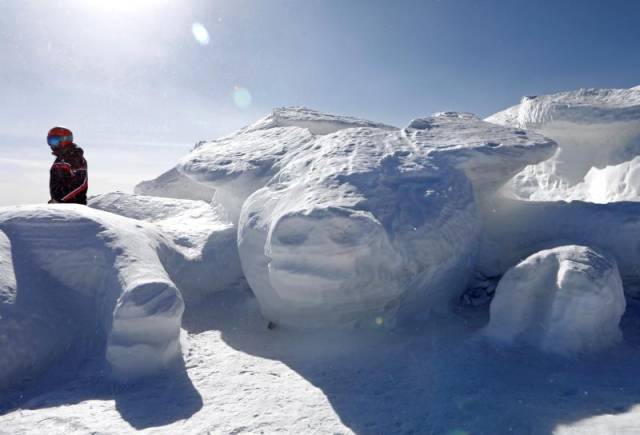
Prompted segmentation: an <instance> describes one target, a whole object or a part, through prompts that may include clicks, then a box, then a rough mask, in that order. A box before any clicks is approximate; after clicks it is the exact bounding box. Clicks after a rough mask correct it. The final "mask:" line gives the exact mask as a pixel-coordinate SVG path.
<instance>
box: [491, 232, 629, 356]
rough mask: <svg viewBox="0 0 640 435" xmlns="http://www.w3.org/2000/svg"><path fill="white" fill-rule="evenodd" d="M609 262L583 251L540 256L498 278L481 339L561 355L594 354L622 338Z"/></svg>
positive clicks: (620, 299) (618, 287) (621, 306)
mask: <svg viewBox="0 0 640 435" xmlns="http://www.w3.org/2000/svg"><path fill="white" fill-rule="evenodd" d="M625 306H626V304H625V299H624V293H623V290H622V281H621V279H620V274H619V272H618V267H617V265H616V262H615V260H613V258H611V257H609V256H606V255H604V254H602V253H599V252H596V251H594V250H593V249H590V248H586V247H584V246H576V245H570V246H563V247H558V248H554V249H550V250H546V251H541V252H538V253H536V254H534V255H532V256H531V257H528V258H527V259H525V260H524V261H522V262H520V263H519V264H518V265H516V266H515V267H513V268H511V269H509V271H507V273H506V274H505V275H504V276H503V277H502V279H501V280H500V283H499V284H498V287H497V289H496V294H495V297H494V298H493V301H492V302H491V321H490V322H489V325H488V326H487V328H486V330H485V334H486V335H487V336H488V337H490V338H491V339H493V340H496V341H498V342H501V343H510V344H511V343H523V344H527V345H531V346H534V347H536V348H539V349H541V350H543V351H547V352H555V353H561V354H573V353H581V352H594V351H599V350H602V349H603V348H606V347H609V346H611V345H613V344H615V343H618V342H619V341H620V340H621V339H622V335H621V332H620V329H619V327H618V325H619V323H620V319H621V318H622V315H623V314H624V310H625Z"/></svg>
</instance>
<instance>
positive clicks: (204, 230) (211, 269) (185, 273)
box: [89, 185, 244, 305]
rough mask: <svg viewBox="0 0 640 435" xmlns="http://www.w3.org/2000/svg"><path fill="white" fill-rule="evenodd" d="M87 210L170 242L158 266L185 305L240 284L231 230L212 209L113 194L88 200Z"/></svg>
mask: <svg viewBox="0 0 640 435" xmlns="http://www.w3.org/2000/svg"><path fill="white" fill-rule="evenodd" d="M171 189H172V185H170V186H168V190H169V191H171ZM89 206H90V207H92V208H96V209H99V210H104V211H108V212H110V213H114V214H117V215H120V216H125V217H128V218H131V219H137V220H140V221H144V222H147V223H149V224H152V225H153V226H154V227H155V228H156V229H157V230H158V231H159V232H160V233H162V234H163V235H165V236H167V237H168V238H169V239H171V240H172V241H173V243H174V249H173V250H172V251H171V252H172V258H171V261H165V262H164V265H165V267H166V269H167V272H168V273H169V275H170V276H171V279H172V280H173V281H174V282H175V284H176V285H177V286H178V288H179V289H180V291H181V293H182V296H183V298H184V300H185V303H186V304H187V305H189V304H194V303H197V302H198V301H199V300H201V299H202V298H203V297H204V296H206V295H207V294H210V293H212V292H216V291H220V290H226V289H228V288H230V287H234V286H237V285H238V284H239V283H241V282H243V281H244V276H243V273H242V269H241V266H240V258H239V257H238V249H237V246H236V245H237V243H236V240H237V238H236V232H237V231H236V227H235V226H234V225H233V224H232V223H231V222H229V221H228V220H227V219H226V218H225V216H224V212H223V211H222V210H221V209H220V207H215V205H214V204H209V203H205V202H203V201H192V200H185V199H169V198H163V197H155V196H145V195H135V194H134V195H132V194H127V193H122V192H114V193H107V194H104V195H99V196H96V197H93V198H91V199H90V200H89Z"/></svg>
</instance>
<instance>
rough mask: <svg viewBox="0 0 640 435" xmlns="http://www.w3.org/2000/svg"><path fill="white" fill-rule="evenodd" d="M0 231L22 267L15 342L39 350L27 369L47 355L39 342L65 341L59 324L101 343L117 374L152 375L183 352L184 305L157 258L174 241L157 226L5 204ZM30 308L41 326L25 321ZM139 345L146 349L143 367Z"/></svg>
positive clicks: (70, 209)
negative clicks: (22, 318) (61, 313)
mask: <svg viewBox="0 0 640 435" xmlns="http://www.w3.org/2000/svg"><path fill="white" fill-rule="evenodd" d="M0 230H2V231H3V232H4V233H5V234H6V235H7V237H8V239H9V240H10V242H11V252H12V258H13V262H14V263H15V264H18V262H19V265H20V267H19V268H18V267H17V266H16V275H17V278H18V279H17V283H18V286H17V289H16V290H17V292H16V293H17V297H16V303H15V304H14V307H13V308H11V309H9V310H10V311H11V315H12V316H13V317H14V318H18V327H17V328H18V329H19V332H20V336H22V337H23V338H25V340H24V343H22V344H18V346H26V347H27V348H28V347H29V346H31V344H33V346H32V347H33V349H30V350H33V351H34V352H35V355H40V357H37V361H35V362H34V363H33V364H30V365H26V366H25V367H24V370H26V371H29V370H30V367H31V366H33V365H40V366H41V365H42V364H44V361H46V360H48V359H49V358H45V356H44V355H41V352H40V350H39V349H38V347H37V343H38V341H48V339H49V338H52V340H50V341H51V342H56V341H59V342H64V341H65V340H68V338H69V337H70V335H69V334H70V333H69V332H68V331H66V330H64V328H59V327H57V325H72V326H73V329H74V333H77V334H82V333H85V334H90V335H91V338H92V339H93V341H96V340H97V341H102V342H103V343H104V346H105V351H106V356H107V359H108V360H109V362H110V363H111V366H112V368H113V372H114V374H115V375H116V376H117V377H119V378H130V377H136V376H142V375H147V374H152V373H155V372H156V371H157V370H159V369H160V368H164V367H167V366H168V365H169V364H171V363H172V362H173V361H176V360H178V359H179V358H180V357H181V354H180V346H179V336H180V324H181V318H182V312H183V307H184V304H183V301H182V297H181V295H180V292H179V291H178V289H177V288H176V286H175V285H174V284H173V282H172V281H171V279H170V278H169V276H168V274H167V272H166V271H165V269H164V266H163V264H162V262H161V258H160V256H161V255H162V253H163V252H165V251H168V250H170V249H172V245H173V244H172V242H171V241H170V240H168V239H166V238H165V237H164V236H163V235H162V234H160V233H159V232H157V231H156V230H155V229H154V228H152V227H150V226H149V225H147V224H144V223H142V222H139V221H135V220H132V219H126V218H123V217H120V216H116V215H113V214H110V213H105V212H102V211H98V210H93V209H91V208H88V207H84V206H77V205H54V206H25V207H10V208H9V207H6V208H1V209H0ZM32 276H41V277H42V278H41V279H40V280H38V281H34V280H33V279H31V277H32ZM20 277H22V279H20ZM21 282H23V283H25V285H21V284H20V283H21ZM27 284H28V285H27ZM59 306H61V307H64V309H65V310H66V312H65V314H64V315H65V317H66V318H65V319H64V322H62V323H61V321H60V320H59V319H58V317H59V314H58V310H56V309H53V308H51V309H50V307H59ZM5 308H6V304H5ZM32 313H34V314H35V315H36V319H38V322H37V324H35V325H32V323H33V322H30V321H29V322H26V321H25V322H21V321H20V319H19V318H20V316H25V315H26V316H30V315H31V314H32ZM27 319H29V317H27ZM42 325H44V326H42ZM0 326H1V325H0ZM14 326H15V323H14ZM46 326H50V328H49V329H50V330H49V331H48V332H46V333H44V332H43V331H45V329H46ZM96 331H97V334H96ZM0 333H6V332H5V331H0ZM14 344H15V343H14ZM139 349H144V350H145V352H144V358H145V359H146V360H145V361H146V362H145V363H144V364H140V361H141V357H140V354H139V353H137V350H139ZM8 351H10V349H6V348H4V349H0V354H3V353H5V352H8ZM23 354H25V355H26V354H28V352H24V353H23Z"/></svg>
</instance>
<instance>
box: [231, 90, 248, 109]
mask: <svg viewBox="0 0 640 435" xmlns="http://www.w3.org/2000/svg"><path fill="white" fill-rule="evenodd" d="M251 101H252V98H251V93H250V92H249V91H248V90H247V89H246V88H242V87H240V86H236V87H234V88H233V102H234V103H236V106H238V107H239V108H241V109H246V108H247V107H249V106H251Z"/></svg>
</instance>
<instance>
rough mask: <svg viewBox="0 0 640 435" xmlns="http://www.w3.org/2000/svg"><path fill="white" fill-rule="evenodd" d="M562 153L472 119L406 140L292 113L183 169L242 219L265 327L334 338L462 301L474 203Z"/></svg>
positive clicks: (453, 116)
mask: <svg viewBox="0 0 640 435" xmlns="http://www.w3.org/2000/svg"><path fill="white" fill-rule="evenodd" d="M554 149H555V144H554V143H553V142H552V141H550V140H548V139H546V138H544V137H542V136H539V135H536V134H528V133H526V132H525V131H523V130H521V129H510V128H503V127H500V126H496V125H493V124H489V123H486V122H483V121H481V120H479V119H478V118H476V117H474V116H473V115H470V114H465V113H453V112H448V113H441V114H437V115H435V116H433V117H427V118H420V119H416V120H414V121H412V123H411V124H410V125H409V126H408V127H407V128H406V129H397V128H393V127H390V126H386V125H381V124H376V123H372V122H370V121H364V120H357V119H354V118H346V117H337V116H333V115H326V114H321V113H318V112H315V111H311V110H309V109H300V108H290V109H276V110H274V112H273V113H272V114H271V115H269V116H267V117H266V118H264V119H262V120H260V121H258V122H257V123H255V124H253V125H251V126H249V127H246V128H244V129H242V130H240V131H239V132H237V133H235V134H232V135H230V136H226V137H224V138H221V139H219V140H217V141H213V142H207V143H201V144H200V145H199V146H198V147H196V148H195V149H194V150H193V151H192V152H191V153H190V154H189V155H188V156H187V157H185V158H184V159H182V160H181V162H180V164H179V165H178V169H179V170H180V171H181V172H183V173H184V174H186V175H188V176H189V177H192V178H193V179H194V180H197V181H199V182H202V183H205V184H207V185H208V186H210V187H212V188H214V189H215V200H216V202H218V201H219V202H220V203H221V204H222V205H223V206H224V207H225V209H226V210H227V213H228V215H229V216H230V218H231V220H232V221H233V222H235V221H236V219H237V222H238V248H239V253H240V259H241V262H242V267H243V271H244V274H245V276H246V278H247V280H248V281H249V284H250V285H251V287H252V289H253V291H254V292H255V294H256V296H257V297H258V300H259V301H260V305H261V309H262V311H263V313H264V315H265V316H266V317H267V318H269V319H271V320H273V321H276V322H278V323H282V324H289V325H296V326H320V325H322V326H331V325H344V324H351V323H353V322H365V323H367V322H369V321H371V322H373V321H374V319H375V321H377V322H380V321H387V319H389V320H391V319H393V318H394V316H395V313H396V311H397V310H398V309H401V310H402V311H403V312H404V310H407V311H418V312H422V314H424V313H425V312H427V311H429V310H430V309H431V308H433V307H434V306H438V305H442V304H444V303H445V301H448V300H449V299H450V298H451V297H453V296H454V295H455V294H457V293H459V292H460V291H461V290H462V289H463V288H464V286H465V284H466V281H467V279H468V276H469V274H470V272H471V270H472V268H473V264H474V261H475V260H474V258H475V253H476V251H477V248H478V241H479V234H480V220H479V217H478V215H477V210H476V204H475V201H476V199H475V198H476V197H477V196H482V195H485V194H489V193H493V192H495V190H496V189H498V188H499V187H501V186H502V184H503V183H505V182H506V181H507V180H508V179H509V178H511V177H512V176H513V175H514V174H515V173H516V172H518V171H519V170H521V169H522V168H523V167H525V166H526V165H528V164H531V163H535V162H539V161H541V160H544V159H546V158H548V157H549V156H550V155H551V153H552V152H553V151H554ZM410 308H411V310H410ZM406 314H407V316H409V313H406ZM381 319H382V320H381Z"/></svg>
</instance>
